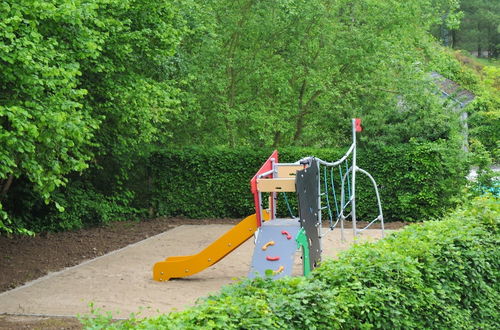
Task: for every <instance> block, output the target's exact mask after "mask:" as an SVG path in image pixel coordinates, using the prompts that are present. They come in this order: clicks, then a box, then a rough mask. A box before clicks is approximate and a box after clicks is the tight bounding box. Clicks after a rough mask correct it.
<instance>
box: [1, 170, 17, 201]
mask: <svg viewBox="0 0 500 330" xmlns="http://www.w3.org/2000/svg"><path fill="white" fill-rule="evenodd" d="M12 181H14V175H13V174H10V175H9V177H8V178H7V180H6V181H5V183H3V184H2V190H1V192H0V197H1V198H4V197H5V195H7V192H8V191H9V189H10V186H11V185H12Z"/></svg>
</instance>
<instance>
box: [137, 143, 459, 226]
mask: <svg viewBox="0 0 500 330" xmlns="http://www.w3.org/2000/svg"><path fill="white" fill-rule="evenodd" d="M279 151H280V156H279V161H280V162H294V161H297V160H299V159H301V158H303V157H305V156H311V155H314V156H316V157H319V158H322V159H325V160H329V161H332V160H336V159H339V158H340V157H341V156H342V155H343V153H344V152H345V150H339V149H312V148H282V149H280V150H279ZM271 152H272V150H271V149H250V148H236V149H229V148H222V147H220V148H211V149H208V148H198V147H191V148H183V149H179V150H171V149H169V150H160V151H158V152H156V153H154V154H153V155H152V156H151V158H150V164H149V166H150V169H149V171H148V172H149V173H150V174H151V178H148V179H147V181H152V189H153V190H152V193H150V194H149V195H150V196H152V199H151V202H152V205H153V208H154V209H155V210H156V212H157V214H159V215H166V216H180V215H182V216H186V217H191V218H204V217H205V218H206V217H209V218H210V217H243V216H245V215H247V214H251V213H253V212H254V209H253V199H252V196H251V194H250V189H249V180H250V178H251V177H252V176H253V175H254V174H255V173H256V172H257V170H258V169H259V168H260V166H261V165H262V163H263V162H264V161H265V160H266V159H267V157H269V155H270V154H271ZM465 165H466V163H465V159H463V156H462V153H461V151H460V150H454V149H452V148H449V146H448V145H447V144H446V143H444V142H435V143H417V142H415V143H410V144H405V145H400V146H381V147H377V148H375V147H373V148H371V149H360V150H359V151H358V166H360V167H362V168H364V169H366V170H367V171H368V172H370V173H371V174H372V175H373V177H374V178H375V180H376V181H377V183H378V185H379V186H380V188H381V189H380V192H381V195H382V196H381V198H382V203H383V209H384V215H385V218H386V219H387V220H388V221H391V220H392V221H394V220H405V221H418V220H422V219H428V218H430V217H437V216H440V215H442V214H443V213H444V212H445V211H446V210H447V209H449V208H450V207H453V206H454V205H455V203H456V201H457V199H458V196H459V195H460V192H461V190H462V188H463V187H464V185H465V175H466V173H467V172H466V171H467V169H466V166H465ZM358 178H359V184H358V185H357V191H356V193H357V194H358V198H359V201H360V202H359V203H358V204H357V205H358V208H359V210H358V214H359V216H360V218H365V220H367V218H369V217H370V216H371V215H372V214H374V211H373V210H376V200H375V197H374V196H375V195H374V192H373V188H372V185H371V183H370V182H369V181H368V179H367V178H366V177H364V176H362V175H359V176H358ZM143 181H146V180H143ZM281 204H282V208H283V209H282V213H283V214H287V213H288V212H287V211H286V210H284V207H285V206H284V203H281Z"/></svg>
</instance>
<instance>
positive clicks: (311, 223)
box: [250, 119, 384, 276]
mask: <svg viewBox="0 0 500 330" xmlns="http://www.w3.org/2000/svg"><path fill="white" fill-rule="evenodd" d="M361 129H362V128H361V120H360V119H353V120H352V144H351V146H350V147H349V149H348V150H347V152H346V153H345V154H344V155H343V156H342V157H341V158H340V159H339V160H337V161H335V162H327V161H324V160H322V159H319V158H316V157H306V158H303V159H301V160H299V161H297V162H295V163H279V162H278V152H277V151H274V152H273V153H272V155H271V156H270V157H269V158H268V160H267V161H266V162H265V163H264V165H262V167H261V168H260V170H259V171H258V172H257V173H256V174H255V176H254V177H253V178H252V180H251V190H252V193H253V195H254V202H255V211H256V220H257V227H258V228H259V229H258V231H257V236H256V237H257V238H256V242H259V243H260V244H264V245H265V244H266V243H268V242H267V240H270V237H267V236H265V235H268V234H269V233H271V232H272V230H271V229H272V227H271V226H273V225H280V226H284V225H285V223H286V224H287V226H290V225H293V226H298V225H299V224H300V231H298V232H297V233H294V235H296V236H297V237H296V242H297V244H298V246H300V247H301V248H302V250H303V254H304V255H303V258H304V274H305V275H307V274H308V272H309V271H310V270H312V269H314V268H315V267H316V266H317V265H318V264H319V262H320V261H321V252H322V251H321V238H322V237H323V236H325V235H326V234H327V233H328V232H330V231H332V230H334V229H335V228H336V226H337V225H338V223H339V222H340V227H341V237H342V240H345V235H344V222H345V221H346V220H348V219H351V221H352V227H353V234H354V237H356V236H357V235H358V234H359V233H361V232H362V231H364V230H366V229H367V228H369V227H370V226H371V225H372V224H373V223H375V222H376V221H380V223H381V229H382V236H384V217H383V213H382V204H381V202H380V194H379V192H378V188H377V184H376V182H375V180H374V179H373V177H372V176H371V175H370V174H369V173H368V172H367V171H365V170H363V169H362V168H359V167H358V166H357V163H356V156H357V150H356V133H357V132H360V131H361ZM349 158H351V166H349V162H348V159H349ZM321 166H323V180H322V178H321ZM344 166H345V172H344V169H343V167H344ZM336 169H338V171H339V175H338V180H339V181H340V205H339V203H338V200H337V193H336V188H335V179H334V172H335V170H336ZM328 170H330V184H329V183H328V182H329V180H328ZM357 173H361V174H364V175H366V176H367V177H368V178H369V179H370V181H371V182H372V184H373V188H374V191H375V195H376V198H377V205H378V215H377V217H375V219H374V220H372V221H370V222H369V223H368V225H367V226H365V227H364V228H361V229H358V228H357V219H356V174H357ZM322 185H323V187H322ZM330 188H331V191H332V192H331V197H332V198H333V200H334V203H335V219H334V217H333V210H332V206H331V203H330V192H329V189H330ZM346 188H347V196H346ZM287 192H295V193H296V194H297V199H298V204H299V205H298V206H299V207H298V209H299V216H298V218H296V217H295V216H293V214H292V212H291V208H290V205H289V204H288V200H287V198H286V193H287ZM263 193H265V194H269V202H268V214H269V220H270V223H267V222H266V223H265V224H264V223H263V219H264V213H265V212H266V211H265V207H264V205H263V199H264V198H263ZM278 193H283V194H284V196H285V202H286V203H287V207H288V210H289V211H290V214H291V216H292V219H289V220H286V219H276V203H277V194H278ZM323 199H325V203H323ZM323 210H327V212H328V213H327V214H328V217H329V222H330V226H329V229H328V230H327V231H326V232H322V230H323V229H322V224H323V220H322V212H323ZM348 210H350V212H348V213H347V211H348ZM346 213H347V214H346ZM273 220H274V221H273ZM276 220H278V221H276ZM282 220H286V221H285V222H282ZM290 220H293V221H291V222H290ZM280 221H281V222H280ZM287 221H288V222H287ZM297 221H298V222H297ZM273 223H275V224H273ZM264 227H265V228H264ZM297 228H298V227H297ZM273 230H274V229H273ZM276 230H278V231H279V228H278V229H276ZM294 230H295V229H294ZM259 235H264V236H260V237H259ZM272 235H274V234H272ZM262 240H265V241H266V242H264V241H262ZM275 248H276V249H278V247H277V246H276V247H275ZM258 249H259V247H257V246H256V252H255V253H254V259H253V261H252V269H251V273H250V276H254V274H255V273H259V272H261V271H262V270H263V269H264V268H266V267H268V266H266V263H268V261H275V260H280V258H281V257H283V258H282V259H283V260H288V257H289V256H290V255H289V254H290V247H285V246H283V247H281V250H279V249H278V250H276V251H277V252H279V253H280V257H279V258H278V257H276V256H274V257H272V258H271V259H269V258H267V257H269V256H266V258H267V259H266V258H263V257H262V255H263V252H262V251H259V250H258ZM264 251H267V250H264ZM285 252H286V253H285ZM265 253H268V252H265ZM285 254H287V257H286V258H285V257H284V255H285ZM306 254H307V255H306ZM276 258H277V259H276ZM269 267H270V266H269ZM283 267H284V269H285V271H283V269H282V270H281V271H280V272H277V274H278V273H279V274H280V275H279V276H283V275H286V274H290V273H289V271H290V269H289V268H290V267H289V265H286V266H283Z"/></svg>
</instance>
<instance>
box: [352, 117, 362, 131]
mask: <svg viewBox="0 0 500 330" xmlns="http://www.w3.org/2000/svg"><path fill="white" fill-rule="evenodd" d="M354 123H355V125H356V132H361V131H362V130H363V127H361V119H360V118H355V119H354Z"/></svg>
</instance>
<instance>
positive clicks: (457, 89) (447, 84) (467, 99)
mask: <svg viewBox="0 0 500 330" xmlns="http://www.w3.org/2000/svg"><path fill="white" fill-rule="evenodd" d="M430 76H431V79H432V81H433V82H434V83H435V84H436V86H437V87H438V88H439V90H440V91H441V93H442V95H443V97H446V98H451V99H452V100H453V101H455V102H456V103H458V105H459V107H460V108H465V107H466V106H467V105H468V104H469V103H471V102H472V101H473V100H474V99H475V98H476V96H475V95H474V94H473V93H472V92H470V91H468V90H466V89H464V88H462V87H461V86H460V85H459V84H457V83H456V82H454V81H453V80H450V79H447V78H445V77H443V76H442V75H440V74H439V73H437V72H431V74H430Z"/></svg>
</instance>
